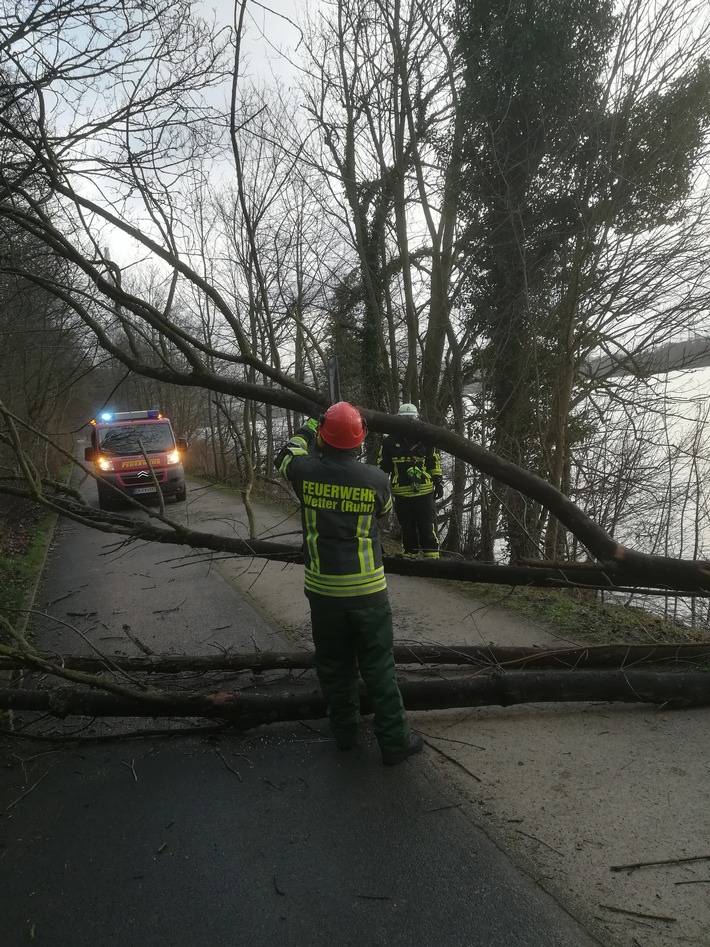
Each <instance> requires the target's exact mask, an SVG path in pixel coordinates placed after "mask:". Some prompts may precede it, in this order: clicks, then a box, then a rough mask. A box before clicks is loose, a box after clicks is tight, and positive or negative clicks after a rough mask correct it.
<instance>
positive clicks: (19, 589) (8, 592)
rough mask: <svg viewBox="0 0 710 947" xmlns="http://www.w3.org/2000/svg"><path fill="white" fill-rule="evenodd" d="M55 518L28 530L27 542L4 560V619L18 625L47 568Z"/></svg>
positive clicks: (0, 606)
mask: <svg viewBox="0 0 710 947" xmlns="http://www.w3.org/2000/svg"><path fill="white" fill-rule="evenodd" d="M54 519H55V517H54V514H52V513H49V514H46V515H44V516H42V517H41V518H38V520H37V521H36V522H35V523H33V524H31V525H30V526H28V527H27V531H26V541H25V542H23V543H21V544H18V546H19V549H18V551H17V552H13V553H11V554H9V555H4V556H0V615H2V616H3V617H4V618H6V619H7V620H8V621H9V622H10V623H11V624H12V625H15V626H16V625H18V624H19V619H20V617H21V610H22V608H23V607H25V606H26V601H27V596H28V594H29V592H30V591H31V589H32V588H33V586H34V584H35V582H36V581H37V579H38V577H39V574H40V572H41V570H42V566H43V564H44V559H45V554H46V551H47V545H48V543H49V541H50V539H51V537H52V531H53V526H54Z"/></svg>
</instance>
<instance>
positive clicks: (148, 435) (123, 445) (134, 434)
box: [97, 424, 175, 457]
mask: <svg viewBox="0 0 710 947" xmlns="http://www.w3.org/2000/svg"><path fill="white" fill-rule="evenodd" d="M97 434H98V444H99V451H100V453H102V454H106V455H107V456H113V457H125V456H127V455H131V454H141V453H142V450H141V444H140V443H139V440H140V442H141V443H142V444H143V450H145V452H146V454H158V453H163V452H164V451H169V450H174V449H175V438H174V437H173V432H172V430H171V428H170V425H169V424H126V425H123V426H121V427H118V426H116V427H110V428H99V429H98V431H97Z"/></svg>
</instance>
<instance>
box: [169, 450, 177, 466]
mask: <svg viewBox="0 0 710 947" xmlns="http://www.w3.org/2000/svg"><path fill="white" fill-rule="evenodd" d="M168 463H169V464H179V463H180V454H179V453H178V451H176V450H171V451H168Z"/></svg>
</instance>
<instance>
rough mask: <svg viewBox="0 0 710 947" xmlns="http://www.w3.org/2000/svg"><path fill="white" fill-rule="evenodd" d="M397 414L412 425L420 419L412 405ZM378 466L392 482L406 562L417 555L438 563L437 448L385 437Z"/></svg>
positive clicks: (414, 439) (440, 490)
mask: <svg viewBox="0 0 710 947" xmlns="http://www.w3.org/2000/svg"><path fill="white" fill-rule="evenodd" d="M398 414H399V416H400V417H407V418H411V419H412V420H414V421H416V420H417V419H418V417H419V412H418V411H417V409H416V407H415V406H414V405H413V404H403V405H401V407H400V409H399V412H398ZM377 466H378V467H380V468H381V469H382V470H384V472H385V473H386V474H388V476H389V478H390V480H391V482H392V493H393V494H394V512H395V515H396V517H397V520H398V522H399V525H400V528H401V530H402V547H403V550H404V557H405V559H416V558H417V556H418V555H419V553H420V551H421V553H422V555H423V556H424V558H425V559H438V558H439V537H438V535H437V532H436V506H435V505H434V501H435V500H440V499H441V497H442V496H443V495H444V485H443V482H442V475H441V460H440V458H439V454H438V452H437V451H436V448H434V447H428V446H427V445H425V444H423V443H422V441H420V440H419V438H417V437H416V436H415V435H412V436H411V437H402V436H401V435H399V434H397V435H395V434H388V435H387V437H386V438H385V439H384V441H383V442H382V447H381V448H380V453H379V456H378V458H377Z"/></svg>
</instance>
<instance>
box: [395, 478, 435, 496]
mask: <svg viewBox="0 0 710 947" xmlns="http://www.w3.org/2000/svg"><path fill="white" fill-rule="evenodd" d="M433 492H434V484H433V483H431V481H430V482H429V483H425V484H424V486H422V487H420V488H419V489H418V490H415V488H414V487H410V486H407V487H400V486H399V485H398V484H393V485H392V493H393V494H394V495H395V496H396V497H425V496H427V495H428V494H430V493H433Z"/></svg>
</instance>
